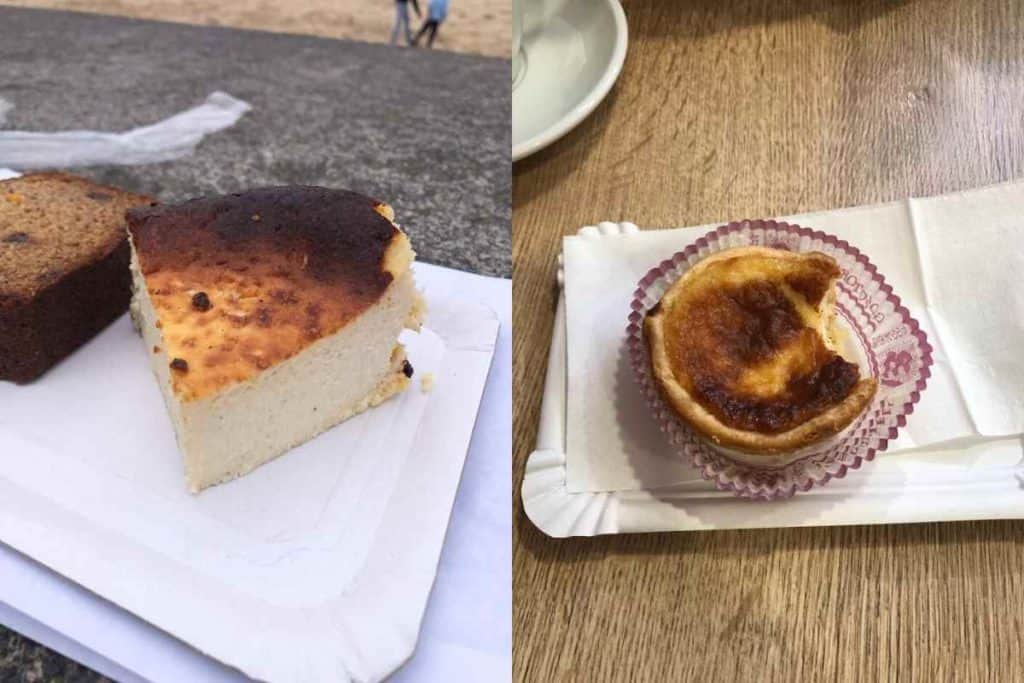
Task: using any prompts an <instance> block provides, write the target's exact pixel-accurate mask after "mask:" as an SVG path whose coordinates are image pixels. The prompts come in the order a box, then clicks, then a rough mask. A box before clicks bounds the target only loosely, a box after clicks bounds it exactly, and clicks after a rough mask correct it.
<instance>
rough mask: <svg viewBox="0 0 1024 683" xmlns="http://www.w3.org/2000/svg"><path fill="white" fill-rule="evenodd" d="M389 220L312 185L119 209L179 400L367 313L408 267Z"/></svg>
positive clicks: (408, 254)
mask: <svg viewBox="0 0 1024 683" xmlns="http://www.w3.org/2000/svg"><path fill="white" fill-rule="evenodd" d="M393 215H394V214H393V212H392V210H391V208H390V207H389V206H387V205H386V204H384V203H383V202H380V201H377V200H374V199H371V198H369V197H365V196H363V195H360V194H357V193H354V192H348V191H345V190H331V189H326V188H321V187H271V188H263V189H257V190H250V191H247V192H243V193H237V194H230V195H224V196H218V197H205V198H201V199H194V200H191V201H187V202H184V203H182V204H177V205H167V206H154V207H149V208H140V209H135V210H132V211H129V212H128V229H129V233H130V235H131V238H132V246H133V249H134V254H135V259H136V263H137V268H138V270H139V272H140V273H141V275H142V277H143V278H144V280H145V285H146V290H147V292H148V294H149V298H150V301H151V302H152V304H153V309H154V311H155V313H156V316H157V319H158V321H159V323H158V324H159V326H160V328H161V332H162V336H163V339H164V344H165V346H166V348H165V349H164V350H165V351H166V354H167V356H168V358H169V361H170V365H171V377H172V384H173V386H174V389H175V392H176V393H177V394H178V395H179V397H180V398H182V400H194V399H198V398H202V397H203V396H206V395H209V394H211V393H213V392H215V391H218V390H220V389H222V388H224V387H226V386H228V385H230V384H232V383H236V382H241V381H245V380H247V379H250V378H252V377H253V376H254V375H256V374H257V373H259V372H260V371H262V370H265V369H267V368H269V367H271V366H273V365H274V364H276V363H279V362H281V361H283V360H285V359H287V358H289V357H291V356H293V355H295V354H296V353H298V352H300V351H301V350H302V349H303V348H305V347H306V346H308V345H309V344H311V343H313V342H315V341H316V340H318V339H320V338H322V337H326V336H329V335H331V334H334V333H335V332H337V331H338V330H339V329H340V328H341V327H343V326H344V325H346V324H347V323H348V322H350V321H351V320H354V319H355V318H356V317H358V316H359V315H360V314H361V313H362V312H363V311H365V310H366V309H367V308H369V307H371V306H373V305H374V304H375V303H376V302H377V301H378V300H379V299H380V297H381V296H382V295H383V294H384V292H385V291H386V290H387V289H388V287H389V285H390V284H391V283H392V281H393V280H394V279H395V278H397V277H398V276H400V275H401V274H402V273H404V272H405V271H406V270H407V269H408V267H409V263H410V262H411V261H412V258H413V255H412V250H411V248H410V246H409V242H408V239H407V238H406V237H405V234H404V233H403V232H402V231H401V230H399V229H398V227H397V226H396V225H395V224H394V223H393V222H392V220H391V219H392V217H393Z"/></svg>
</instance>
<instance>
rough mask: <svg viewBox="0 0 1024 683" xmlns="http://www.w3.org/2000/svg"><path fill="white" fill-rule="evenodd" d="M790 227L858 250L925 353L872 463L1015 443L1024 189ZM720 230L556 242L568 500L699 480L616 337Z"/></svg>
mask: <svg viewBox="0 0 1024 683" xmlns="http://www.w3.org/2000/svg"><path fill="white" fill-rule="evenodd" d="M731 218H732V219H738V218H743V217H740V216H736V217H731ZM752 218H757V217H752ZM785 220H787V221H792V222H795V223H799V224H800V225H802V226H805V227H809V228H814V229H819V230H824V231H825V232H829V233H832V234H834V235H836V236H838V237H840V238H841V239H844V240H846V241H848V242H850V243H851V244H852V245H854V246H855V247H857V248H858V249H860V250H861V251H862V252H864V253H865V254H866V255H867V256H868V258H870V259H871V261H872V262H873V263H874V264H875V265H876V266H877V267H878V270H879V272H881V273H882V274H883V275H884V276H885V278H886V281H887V282H888V283H889V284H890V285H891V286H892V287H893V290H894V292H895V293H896V294H897V295H898V296H900V297H901V299H902V302H903V305H904V306H906V307H907V309H909V311H910V313H911V315H912V316H914V317H915V318H917V320H918V321H919V322H920V324H921V327H922V328H923V329H924V331H925V332H926V333H927V335H928V339H929V342H930V343H931V344H932V346H933V348H934V352H933V357H934V361H935V364H934V366H933V367H932V377H931V378H930V379H929V381H928V390H927V391H926V392H924V394H923V395H922V398H921V402H920V403H919V404H918V405H917V407H916V409H915V411H914V413H913V414H912V415H911V416H910V418H909V420H908V423H907V425H906V427H904V428H903V429H902V430H901V432H900V438H899V439H897V440H896V441H894V442H892V443H891V444H890V447H889V449H888V450H887V451H885V452H884V453H882V454H880V455H879V457H882V458H885V457H894V456H898V455H899V454H905V453H909V452H913V451H915V450H918V449H922V448H924V447H928V448H929V449H935V448H940V447H946V446H954V445H955V446H957V447H958V448H961V449H965V448H969V447H971V446H976V445H978V444H980V443H983V442H984V441H985V440H987V439H994V438H998V437H1006V436H1013V435H1018V434H1021V433H1022V432H1024V354H1022V353H1020V351H1021V349H1022V348H1024V286H1022V285H1021V284H1020V282H1021V277H1020V276H1021V274H1022V273H1024V183H1021V182H1015V183H1009V184H1004V185H998V186H993V187H988V188H982V189H978V190H972V191H968V192H963V193H958V194H954V195H947V196H943V197H935V198H927V199H909V200H905V201H899V202H891V203H887V204H880V205H876V206H867V207H858V208H852V209H841V210H836V211H827V212H820V213H811V214H801V215H797V216H790V217H786V218H785ZM722 222H723V223H724V222H727V221H724V220H723V221H722ZM717 225H719V223H715V224H710V225H706V226H699V227H695V228H680V229H673V230H649V231H641V232H636V233H632V234H621V233H617V231H611V232H612V234H602V233H600V232H591V233H590V234H581V235H576V236H571V237H566V238H565V240H564V244H563V249H564V256H565V299H566V332H567V344H568V353H567V357H568V373H567V375H568V376H567V396H566V404H567V412H566V416H567V417H566V454H567V458H566V460H567V462H566V488H567V490H568V491H569V492H570V493H575V492H582V491H631V490H640V489H657V488H661V487H669V486H673V485H678V484H680V483H684V482H697V481H699V480H700V479H701V477H700V474H699V473H698V472H697V471H696V470H695V469H693V468H692V467H691V466H690V465H689V464H688V463H686V462H683V461H681V460H679V459H677V458H675V457H674V456H673V449H672V448H671V447H670V446H669V445H668V442H667V440H666V438H665V437H664V435H663V434H661V433H660V432H659V431H658V428H657V425H656V424H655V422H654V420H653V419H652V418H651V416H650V413H649V411H648V410H647V407H646V405H645V403H644V401H643V398H642V396H641V394H640V391H639V389H638V387H637V385H636V382H635V381H634V379H633V376H632V372H631V368H630V365H629V360H628V355H627V353H626V349H625V345H624V343H625V326H626V315H627V314H628V312H629V304H630V300H631V298H632V295H633V291H634V290H635V288H636V284H637V282H638V281H639V280H640V278H642V277H643V276H644V274H646V273H647V271H648V270H649V269H650V268H651V267H652V266H654V265H657V264H658V262H660V261H661V260H663V259H665V258H668V257H670V256H671V255H672V254H673V253H675V252H677V251H680V250H681V249H683V248H685V247H686V246H687V245H688V244H690V243H692V242H693V241H695V240H697V239H698V238H699V237H701V236H702V235H704V234H705V233H707V232H708V231H709V230H711V229H713V228H715V227H717ZM949 452H950V457H955V454H956V452H957V451H956V449H951V450H950V451H949ZM851 476H855V475H851ZM708 486H709V487H710V486H711V485H710V484H708Z"/></svg>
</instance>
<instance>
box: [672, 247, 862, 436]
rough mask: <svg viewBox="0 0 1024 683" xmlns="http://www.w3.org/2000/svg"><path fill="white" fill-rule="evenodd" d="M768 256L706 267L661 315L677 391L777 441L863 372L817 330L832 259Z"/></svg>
mask: <svg viewBox="0 0 1024 683" xmlns="http://www.w3.org/2000/svg"><path fill="white" fill-rule="evenodd" d="M766 252H767V250H765V251H762V252H760V253H757V254H755V255H749V254H748V255H744V256H741V257H738V258H728V257H726V258H721V259H720V260H717V261H716V262H714V263H710V264H708V266H707V267H705V268H703V269H702V270H701V272H700V273H699V275H698V276H697V277H695V278H692V279H690V280H688V281H687V282H685V283H683V284H682V286H681V287H680V288H679V289H678V290H677V291H676V292H674V295H673V296H671V297H669V298H668V301H669V302H670V303H669V304H668V306H669V310H666V311H664V313H663V314H664V316H665V318H664V330H665V339H666V343H667V348H666V352H667V355H668V359H669V363H670V365H671V368H672V372H673V374H674V375H675V377H676V379H677V380H678V381H679V382H680V384H682V385H683V386H684V387H685V388H686V389H687V391H688V392H689V393H690V394H691V395H692V396H693V397H694V398H695V399H696V400H697V402H698V403H700V404H701V405H703V406H704V408H705V409H707V410H708V411H709V412H711V413H712V414H713V415H715V416H716V417H717V418H718V419H719V420H720V421H721V422H722V423H723V424H725V425H728V426H730V427H734V428H737V429H743V430H748V431H753V432H759V433H764V434H775V433H779V432H783V431H786V430H789V429H792V428H794V427H796V426H797V425H800V424H802V423H803V422H806V421H807V420H809V419H811V418H812V417H814V416H816V415H819V414H821V413H822V412H824V411H825V410H827V409H828V408H830V407H832V406H834V405H837V404H839V403H841V402H842V401H843V400H844V399H845V398H846V397H847V396H848V395H849V394H850V393H851V392H852V391H853V389H854V387H855V386H856V385H857V383H858V381H859V380H860V372H859V369H858V368H857V366H856V365H855V364H853V363H850V362H847V361H846V360H844V359H843V358H842V357H840V356H839V355H838V354H837V353H836V352H835V351H833V350H832V348H831V344H830V343H829V340H828V339H827V337H826V335H827V334H829V331H828V330H826V329H824V328H825V327H827V322H828V318H829V317H830V314H831V311H830V310H822V309H823V304H824V305H825V307H826V308H830V307H831V305H832V304H831V302H830V301H826V297H827V296H828V294H829V292H830V290H831V289H832V288H833V287H834V283H835V280H836V279H837V278H838V277H839V275H840V270H839V267H838V265H837V264H836V262H835V261H834V260H833V259H832V258H830V257H828V256H826V255H824V254H817V253H810V254H802V255H800V257H799V258H794V257H786V258H782V257H777V256H773V255H771V254H770V253H766ZM723 256H726V254H725V253H724V252H723ZM664 301H665V300H663V302H664ZM823 316H824V317H823Z"/></svg>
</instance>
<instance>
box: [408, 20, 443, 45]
mask: <svg viewBox="0 0 1024 683" xmlns="http://www.w3.org/2000/svg"><path fill="white" fill-rule="evenodd" d="M437 27H438V22H437V21H435V20H434V19H427V20H426V21H425V22H423V26H422V27H420V30H419V33H417V34H416V37H415V38H413V39H412V44H413V45H419V44H420V38H422V37H423V34H424V33H426V32H427V31H430V36H428V37H427V47H434V37H435V36H436V35H437Z"/></svg>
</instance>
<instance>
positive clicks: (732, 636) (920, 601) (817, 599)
mask: <svg viewBox="0 0 1024 683" xmlns="http://www.w3.org/2000/svg"><path fill="white" fill-rule="evenodd" d="M624 5H625V8H626V14H627V17H628V19H629V26H630V48H629V55H628V57H627V59H626V64H625V67H624V69H623V72H622V76H621V78H620V80H619V82H618V84H617V85H616V87H615V89H614V90H613V91H612V93H611V95H610V96H609V97H608V99H607V100H606V101H605V102H604V103H603V104H602V105H601V106H600V107H599V108H598V109H597V111H596V112H595V113H594V114H593V115H592V116H591V117H590V118H589V119H588V120H587V121H585V122H584V123H583V124H582V125H581V126H580V127H579V128H577V129H576V130H574V131H573V132H572V133H570V134H569V135H568V136H566V137H565V138H564V139H562V140H561V141H559V142H557V143H555V144H554V145H553V146H552V147H550V148H548V149H547V150H544V151H542V152H540V153H538V154H537V155H535V156H533V157H531V158H529V159H526V160H524V161H522V162H520V163H519V164H517V165H516V166H515V169H514V189H513V210H514V214H513V215H514V218H513V264H514V265H513V270H514V284H513V291H514V309H513V324H514V329H515V334H514V341H513V359H514V378H513V380H514V391H515V402H514V408H513V421H514V434H515V455H514V458H515V467H514V473H515V475H514V486H515V491H516V495H515V501H516V502H515V510H514V515H515V520H514V541H513V543H514V596H515V598H514V600H515V608H514V671H515V679H516V680H521V681H527V680H529V681H548V680H582V681H605V680H700V681H704V680H843V681H847V680H848V681H873V680H901V681H902V680H907V681H910V680H920V681H937V680H954V679H956V680H1019V679H1020V678H1021V676H1022V675H1024V674H1022V668H1024V664H1022V662H1024V659H1022V654H1024V645H1022V638H1024V628H1022V621H1024V610H1022V609H1021V608H1020V605H1021V601H1022V597H1021V596H1022V588H1024V543H1022V540H1021V539H1022V538H1024V523H1020V522H973V523H959V524H922V525H910V526H890V527H847V528H831V529H828V528H819V529H784V530H765V531H736V532H700V533H678V534H647V535H632V536H618V537H610V538H598V539H576V540H562V541H556V540H552V539H548V538H547V537H545V536H543V535H542V534H541V533H540V532H538V531H537V530H536V529H535V528H534V527H533V526H532V524H531V523H530V522H529V521H528V520H527V519H526V517H525V516H524V515H523V511H522V501H521V499H520V498H519V487H520V485H521V483H522V476H523V466H524V464H525V461H526V457H527V455H528V453H529V452H530V450H531V449H532V447H533V444H534V440H535V436H536V430H537V420H538V416H539V408H540V395H541V385H542V383H543V379H544V366H545V358H546V355H547V350H548V345H549V343H550V339H551V326H552V319H553V312H554V305H555V294H556V289H555V284H554V274H555V262H556V258H557V254H558V251H559V248H560V245H559V241H560V237H561V235H563V234H566V233H571V232H574V231H575V230H576V229H577V228H579V227H580V226H582V225H586V224H592V223H595V222H597V221H602V220H613V221H618V220H629V221H632V222H635V223H637V224H638V225H640V226H642V227H669V226H682V225H694V224H701V223H708V222H713V221H716V220H723V221H724V220H728V219H735V218H744V217H751V218H753V217H767V216H773V215H782V214H788V213H796V212H802V211H810V210H815V209H825V208H831V207H840V206H847V205H856V204H865V203H871V202H879V201H885V200H891V199H897V198H901V197H905V196H908V195H931V194H938V193H943V192H949V191H954V190H959V189H965V188H970V187H975V186H978V185H984V184H987V183H993V182H999V181H1004V180H1009V179H1012V178H1016V177H1019V176H1021V175H1022V166H1024V155H1022V151H1024V69H1022V66H1024V35H1022V34H1024V30H1022V29H1024V4H1021V3H1016V2H1012V1H1005V2H994V1H992V2H990V1H986V0H977V1H975V2H956V1H948V2H947V1H940V0H920V1H917V2H897V1H890V2H882V1H871V0H865V1H863V2H861V1H859V0H846V1H841V0H778V1H776V2H772V1H770V0H761V1H758V2H754V1H742V0H725V1H723V0H687V1H686V2H682V1H675V0H663V1H660V2H659V1H656V0H626V2H624ZM963 228H964V229H965V230H970V229H971V226H969V225H965V226H963Z"/></svg>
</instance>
